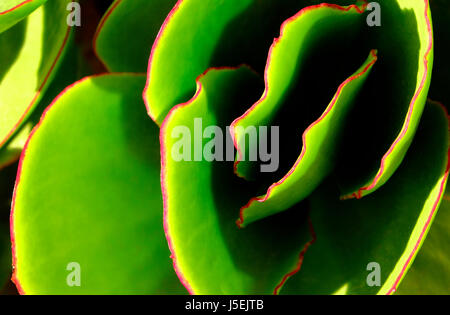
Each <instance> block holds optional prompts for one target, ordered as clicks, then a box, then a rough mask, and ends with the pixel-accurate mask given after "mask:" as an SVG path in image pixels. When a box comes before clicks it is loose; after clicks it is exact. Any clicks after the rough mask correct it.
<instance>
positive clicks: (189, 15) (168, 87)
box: [144, 0, 355, 123]
mask: <svg viewBox="0 0 450 315" xmlns="http://www.w3.org/2000/svg"><path fill="white" fill-rule="evenodd" d="M320 2H322V1H320V0H305V1H296V0H286V1H279V0H269V1H258V0H228V1H216V0H179V1H178V3H177V4H176V6H175V7H174V9H173V10H172V11H171V12H170V14H169V16H168V17H167V19H166V21H165V22H164V25H163V27H162V29H161V31H160V33H159V36H158V37H157V39H156V41H155V43H154V45H153V48H152V53H151V55H150V61H149V69H148V79H147V80H148V82H147V87H146V89H145V93H144V97H145V100H146V103H147V108H148V111H149V115H150V116H151V117H152V118H153V119H154V120H155V121H156V122H157V123H161V122H162V121H163V119H164V117H165V116H166V114H167V113H168V112H169V110H170V109H171V108H172V107H173V106H175V105H176V104H179V103H181V102H184V101H187V100H189V99H190V98H191V97H192V95H193V94H194V92H195V79H196V78H197V77H198V76H199V75H200V74H202V73H203V72H204V71H205V70H206V69H208V68H209V67H218V66H238V65H240V64H248V65H250V66H251V67H252V68H254V69H255V70H256V71H258V72H259V73H261V74H262V72H263V70H264V65H265V61H266V58H267V51H268V49H269V47H270V45H271V44H272V41H273V38H274V37H276V36H277V34H278V32H279V29H280V25H281V24H282V22H283V21H284V20H286V19H287V18H289V17H291V16H293V15H294V14H296V13H297V12H298V11H299V10H300V9H302V8H304V7H306V6H308V5H311V4H317V3H320ZM334 2H337V3H339V4H342V3H346V4H351V3H354V2H355V1H353V0H339V1H334ZM194 17H195V18H194ZM262 21H263V22H262ZM180 34H183V36H180Z"/></svg>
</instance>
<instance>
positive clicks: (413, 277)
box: [397, 188, 450, 295]
mask: <svg viewBox="0 0 450 315" xmlns="http://www.w3.org/2000/svg"><path fill="white" fill-rule="evenodd" d="M448 196H449V189H448V188H447V192H446V196H445V197H444V200H443V201H442V204H441V207H440V208H439V212H438V213H437V215H436V218H435V219H434V222H433V225H432V227H431V230H430V233H429V235H428V236H427V238H426V240H425V242H424V244H423V246H422V249H421V250H420V252H419V254H418V255H417V257H416V259H415V260H414V263H413V265H412V266H411V269H410V270H409V271H408V273H407V274H406V277H405V279H404V280H403V282H402V283H401V285H400V287H399V289H398V291H397V294H408V295H411V294H413V295H418V294H439V295H448V294H450V288H449V286H448V284H449V283H450V267H449V266H450V258H449V256H448V253H449V251H450V248H449V246H448V239H449V237H450V235H449V230H450V227H449V225H450V201H449V199H448V198H449V197H448Z"/></svg>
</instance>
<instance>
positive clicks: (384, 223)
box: [281, 104, 449, 294]
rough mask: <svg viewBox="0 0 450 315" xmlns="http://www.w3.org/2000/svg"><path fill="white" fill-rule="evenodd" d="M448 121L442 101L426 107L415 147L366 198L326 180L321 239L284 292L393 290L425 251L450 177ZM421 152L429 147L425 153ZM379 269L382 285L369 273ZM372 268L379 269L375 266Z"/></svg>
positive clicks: (317, 199) (317, 208)
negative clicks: (349, 195) (348, 195)
mask: <svg viewBox="0 0 450 315" xmlns="http://www.w3.org/2000/svg"><path fill="white" fill-rule="evenodd" d="M448 128H449V124H448V119H447V115H446V114H445V113H444V111H443V109H442V108H441V107H440V106H436V105H434V104H430V105H427V106H426V110H425V112H424V116H423V119H422V121H421V124H420V126H419V129H418V132H417V135H416V137H415V139H414V141H413V144H412V147H411V150H409V151H408V154H407V156H406V157H405V160H404V162H403V163H402V165H401V166H400V168H399V169H398V171H397V172H396V173H395V174H394V176H393V177H392V178H391V180H390V181H389V182H388V183H386V184H385V185H384V186H383V187H382V188H380V189H379V190H378V191H377V192H375V193H373V194H371V195H370V196H367V197H366V198H364V199H361V200H357V199H353V200H346V201H340V200H339V190H338V189H336V187H335V186H333V185H324V186H322V187H321V188H320V189H319V190H317V191H316V192H315V193H314V194H313V195H312V196H311V198H310V200H311V211H310V213H311V221H312V225H313V227H314V230H315V232H316V235H317V241H316V242H315V244H314V245H313V246H311V248H310V249H309V251H308V253H307V254H306V255H305V260H304V263H303V266H302V269H301V270H300V271H299V273H297V274H296V275H295V276H294V277H292V278H291V280H290V281H288V282H287V284H286V286H285V287H284V288H283V290H282V292H281V293H285V294H301V293H305V294H330V293H348V294H368V293H379V294H392V293H394V292H395V290H396V288H397V286H398V285H399V283H400V281H401V279H402V278H403V277H404V276H405V273H406V271H407V270H408V268H409V266H410V264H411V263H412V262H413V260H414V257H415V255H416V254H417V251H418V250H419V249H420V246H421V244H422V242H423V241H424V239H425V237H426V234H427V232H428V230H429V228H430V225H431V223H432V221H433V218H434V216H435V214H436V212H437V209H438V207H439V203H440V200H441V198H442V195H443V193H444V190H445V185H446V182H447V178H448V172H449V168H448V158H447V154H448V146H449V145H448V143H449V134H448ZM423 152H427V154H426V155H424V154H423ZM370 263H378V264H379V267H380V275H381V278H380V282H381V283H380V285H381V286H379V287H378V286H369V285H368V282H367V278H369V279H371V280H374V279H376V278H373V274H372V275H371V272H372V271H374V270H373V269H370V270H367V268H368V266H369V267H370V265H369V264H370ZM370 268H373V267H370Z"/></svg>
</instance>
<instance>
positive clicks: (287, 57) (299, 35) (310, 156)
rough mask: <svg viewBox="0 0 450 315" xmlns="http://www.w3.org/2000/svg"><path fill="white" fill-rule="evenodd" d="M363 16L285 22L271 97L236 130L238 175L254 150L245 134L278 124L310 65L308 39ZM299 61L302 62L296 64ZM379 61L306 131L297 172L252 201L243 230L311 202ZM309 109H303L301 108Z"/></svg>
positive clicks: (309, 14)
mask: <svg viewBox="0 0 450 315" xmlns="http://www.w3.org/2000/svg"><path fill="white" fill-rule="evenodd" d="M361 13H362V11H361V9H360V8H358V7H355V6H351V7H347V8H341V7H328V6H325V5H324V6H318V7H309V8H306V9H304V10H302V11H301V12H300V13H299V14H298V15H297V16H296V17H295V18H292V19H290V20H289V21H288V22H286V24H285V26H284V27H283V29H282V32H281V33H282V36H281V37H280V38H279V39H278V41H277V42H276V43H275V44H274V45H273V46H272V48H271V52H270V54H269V55H270V57H269V60H268V67H267V70H266V91H265V93H264V95H263V97H262V98H261V99H260V100H259V101H258V102H257V103H256V104H255V105H254V106H252V107H251V108H250V109H249V110H248V111H247V112H246V113H245V114H244V115H242V116H241V117H240V118H238V119H236V120H235V121H234V122H233V124H232V131H233V134H234V137H235V139H234V141H235V143H236V146H237V148H238V152H239V154H238V157H237V166H236V169H237V172H238V173H242V172H241V171H240V170H241V169H242V167H241V165H244V167H245V164H248V163H250V162H240V161H241V160H242V157H243V156H245V157H246V156H247V153H245V152H243V148H245V149H247V151H249V150H252V148H250V147H249V146H250V145H246V144H245V142H246V139H245V137H246V131H245V130H247V128H248V127H250V126H258V125H263V126H264V125H267V124H272V123H273V120H272V119H273V117H274V116H275V114H276V113H277V111H278V110H279V107H281V106H282V105H284V104H285V103H284V101H285V95H286V93H287V92H288V90H289V89H290V88H292V86H291V82H292V81H293V77H294V76H295V75H296V72H297V73H298V71H299V70H298V68H301V67H302V66H303V65H302V63H304V62H305V61H304V60H303V59H304V58H305V55H307V54H306V52H305V50H307V49H308V48H307V47H308V46H309V45H311V42H310V40H311V39H310V38H308V37H309V36H308V35H309V33H311V30H314V34H320V32H325V33H326V32H329V31H330V27H331V28H334V29H335V28H336V24H337V25H342V24H346V23H347V24H349V25H354V23H355V21H360V20H361ZM319 25H320V26H321V28H320V30H319V28H318V26H319ZM317 36H319V35H317ZM297 55H299V57H298V58H292V56H297ZM375 61H376V55H375V52H371V54H370V56H369V58H368V59H367V60H366V62H365V63H364V64H363V66H362V67H360V68H359V69H358V70H357V71H356V72H355V73H354V74H353V75H352V76H351V77H349V78H348V79H347V80H346V81H345V82H343V83H342V84H341V86H340V87H339V88H338V91H337V93H336V94H335V95H334V96H333V99H332V101H331V102H330V104H329V105H328V107H327V108H326V109H325V111H324V113H323V114H322V115H321V116H320V118H318V119H317V120H316V121H315V122H314V123H313V124H311V125H310V126H309V127H308V128H307V129H306V130H305V132H304V134H303V139H302V140H303V148H302V153H301V154H300V157H299V158H298V159H297V161H296V162H295V164H294V166H293V167H292V168H291V169H290V170H289V172H288V173H287V174H286V175H285V176H284V177H283V178H282V179H281V180H279V181H278V182H276V183H274V184H273V185H271V186H270V188H269V189H268V190H267V192H266V195H265V196H260V197H258V198H252V199H251V200H250V201H249V203H248V204H247V205H246V206H244V207H243V208H242V209H241V216H240V219H239V221H238V224H239V225H241V226H244V225H245V224H248V223H251V222H253V221H255V220H258V219H261V218H264V217H266V216H269V215H272V214H274V213H277V212H280V211H283V210H286V209H288V208H289V207H291V206H292V205H294V204H295V203H297V202H299V201H301V200H302V199H304V198H306V197H307V196H308V195H309V194H310V193H311V192H312V191H314V189H315V188H317V186H318V185H319V184H320V183H321V181H322V180H323V179H324V178H325V177H326V176H327V175H328V174H329V172H330V171H331V170H332V168H333V163H334V161H333V157H334V156H335V154H334V151H335V150H336V147H337V145H338V144H339V141H338V139H339V138H338V136H339V131H340V130H341V129H342V125H343V124H344V122H345V118H346V116H347V113H348V112H349V110H350V108H351V106H352V105H353V104H354V99H355V96H356V95H357V93H358V91H359V90H360V89H361V86H362V85H363V83H364V82H365V79H366V78H367V75H368V73H369V70H370V69H371V68H372V66H373V64H374V63H375ZM296 63H297V64H296ZM296 69H297V70H296ZM308 105H309V104H302V103H301V105H299V106H308ZM243 143H244V144H243ZM291 145H295V144H292V143H291ZM306 147H308V150H306ZM245 159H246V158H245ZM244 221H245V222H244Z"/></svg>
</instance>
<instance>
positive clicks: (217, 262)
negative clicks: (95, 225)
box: [161, 67, 311, 294]
mask: <svg viewBox="0 0 450 315" xmlns="http://www.w3.org/2000/svg"><path fill="white" fill-rule="evenodd" d="M259 93H260V81H259V80H258V79H256V77H255V74H253V73H252V72H251V71H250V70H248V69H247V68H245V67H244V68H239V69H236V70H232V69H221V70H211V71H209V72H207V73H206V74H205V75H204V76H201V77H200V78H199V79H198V89H197V93H196V95H195V96H194V98H193V99H191V100H190V101H189V102H188V103H185V104H180V105H178V106H176V107H174V108H173V109H172V110H171V112H170V113H169V115H168V116H167V117H166V119H165V120H164V123H163V126H162V129H161V146H162V147H161V155H162V157H161V158H162V165H163V166H162V171H161V172H162V187H163V197H164V209H165V224H166V225H165V229H166V234H167V237H168V240H169V245H170V247H171V250H172V257H173V259H174V264H175V266H176V268H177V270H178V272H179V275H180V278H181V279H182V281H183V282H184V283H185V286H186V287H187V288H188V289H189V291H190V292H191V293H195V294H271V293H273V292H275V290H276V288H277V287H278V286H279V285H280V283H282V282H284V281H285V278H286V277H287V276H286V275H287V274H288V273H290V272H291V271H292V270H295V269H296V268H297V265H298V261H299V253H301V252H302V249H303V248H304V245H305V243H307V242H308V241H309V239H310V237H311V236H310V235H309V231H308V222H307V211H305V210H306V205H305V204H298V205H296V206H295V207H293V208H292V211H287V212H283V213H282V214H280V215H278V216H275V217H271V219H270V220H262V221H260V222H257V223H255V224H252V225H250V226H249V227H248V228H246V229H238V227H237V226H236V224H235V223H234V218H235V216H236V213H237V211H238V209H239V206H240V204H242V202H243V201H245V200H248V198H249V197H250V196H252V195H253V194H254V193H255V187H254V185H249V183H248V182H246V181H244V180H242V179H241V178H238V177H236V176H234V174H233V162H232V161H231V162H223V161H216V162H214V161H213V162H209V161H210V160H214V159H212V158H213V156H211V154H212V153H211V152H210V151H209V150H208V149H207V148H208V147H209V145H208V143H209V142H208V143H206V144H205V145H204V146H203V145H202V148H203V154H204V158H202V159H201V161H195V151H196V147H197V145H195V144H194V142H197V141H199V140H198V138H197V137H198V136H199V134H198V131H196V128H198V121H199V120H198V119H201V123H202V126H203V128H205V130H206V128H208V127H211V126H218V127H220V130H222V132H219V131H217V130H216V132H217V133H216V134H215V138H217V137H222V136H224V135H226V134H227V132H228V131H227V130H228V129H226V127H227V126H229V123H230V122H231V121H232V119H233V117H236V114H237V113H239V112H241V111H242V110H243V109H244V108H248V105H249V104H250V103H251V102H252V100H253V99H254V97H255V96H257V95H258V94H259ZM196 119H197V120H196ZM196 121H197V123H196ZM196 126H197V127H196ZM180 133H181V135H182V138H181V139H179V137H180ZM192 136H193V137H194V140H189V139H190V137H192ZM201 136H202V134H200V137H201ZM230 140H231V137H230ZM180 141H182V142H181V143H184V148H183V154H186V156H185V159H184V160H180V159H179V156H178V154H179V153H180V152H181V148H180ZM183 141H186V142H183ZM217 141H218V142H219V140H217ZM202 142H203V141H202ZM205 142H206V140H205ZM227 142H228V145H230V143H229V142H231V141H227ZM222 143H223V144H224V145H225V143H226V141H225V140H223V142H222ZM232 146H233V144H232V142H231V147H232ZM210 149H211V148H210ZM219 149H220V148H216V149H215V150H216V151H215V152H218V151H219ZM186 152H190V153H186ZM231 156H232V157H233V154H231ZM217 159H219V160H220V158H217Z"/></svg>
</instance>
